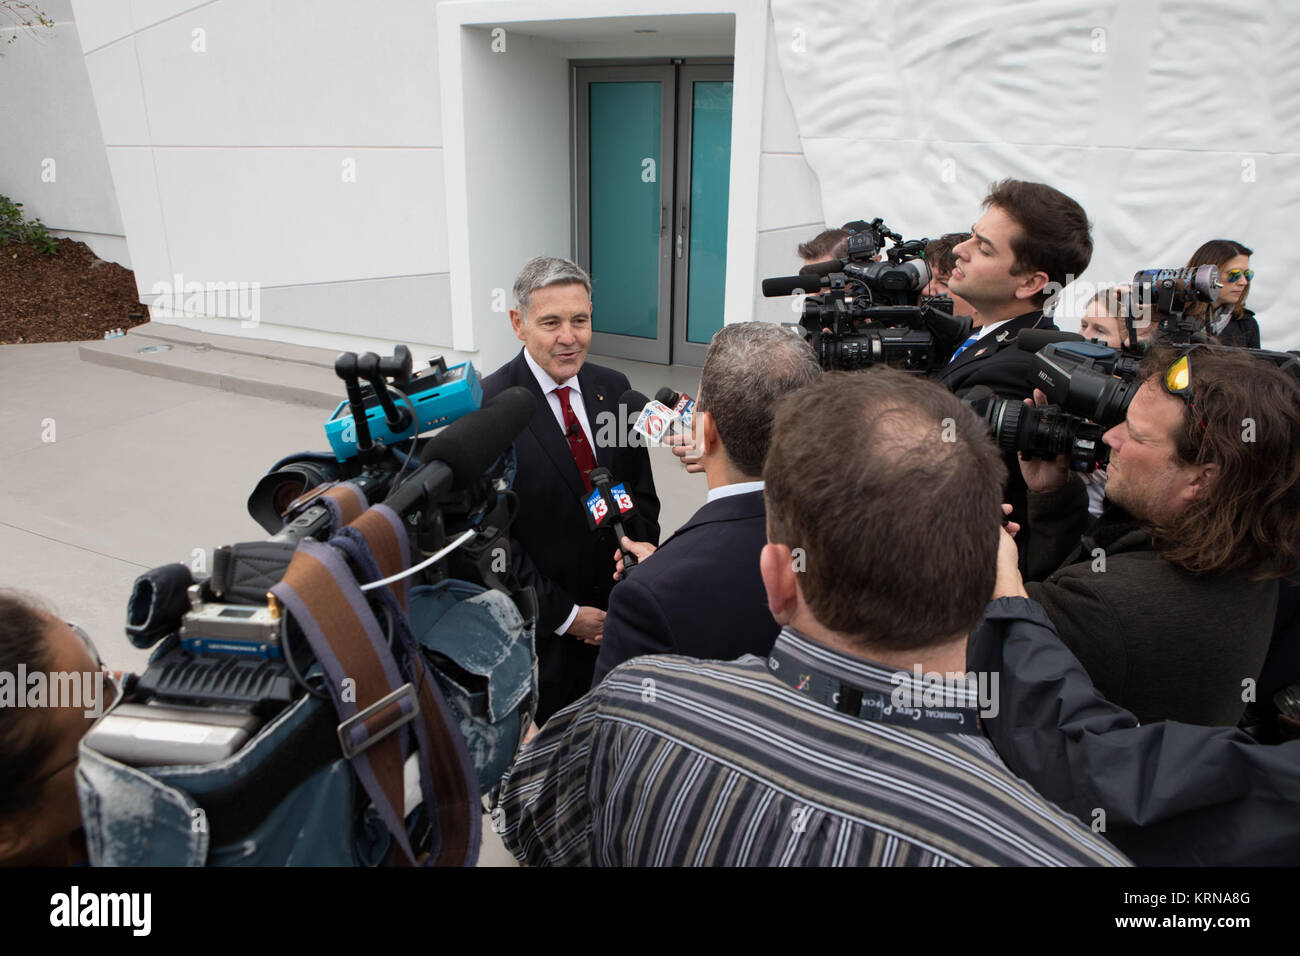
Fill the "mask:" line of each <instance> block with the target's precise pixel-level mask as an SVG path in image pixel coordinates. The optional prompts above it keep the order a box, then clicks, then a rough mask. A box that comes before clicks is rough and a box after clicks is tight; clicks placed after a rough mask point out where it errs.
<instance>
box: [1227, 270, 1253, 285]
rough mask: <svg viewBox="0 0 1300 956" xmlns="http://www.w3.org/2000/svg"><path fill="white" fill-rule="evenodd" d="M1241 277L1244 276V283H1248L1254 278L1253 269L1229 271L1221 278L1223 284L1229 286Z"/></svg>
mask: <svg viewBox="0 0 1300 956" xmlns="http://www.w3.org/2000/svg"><path fill="white" fill-rule="evenodd" d="M1242 276H1245V277H1246V281H1247V282H1249V281H1250V280H1251V279H1253V278H1255V270H1254V269H1229V270H1228V271H1227V272H1226V273H1224V276H1223V278H1224V281H1225V282H1227V283H1229V284H1231V283H1233V282H1237V281H1239V280H1240V279H1241V277H1242Z"/></svg>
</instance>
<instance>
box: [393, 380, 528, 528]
mask: <svg viewBox="0 0 1300 956" xmlns="http://www.w3.org/2000/svg"><path fill="white" fill-rule="evenodd" d="M536 408H537V400H536V399H535V398H534V397H533V394H532V393H531V392H530V391H528V389H526V388H524V387H523V386H522V385H515V386H513V387H511V388H508V389H506V390H505V391H504V392H502V393H501V394H500V395H498V396H496V398H494V399H492V400H491V401H490V402H488V403H487V404H486V405H484V406H483V407H482V408H480V409H478V410H477V411H473V412H470V413H469V414H468V415H464V416H462V417H460V418H458V419H456V421H454V422H452V423H451V424H450V425H448V426H447V427H446V428H444V429H442V431H440V432H438V434H436V435H434V436H433V437H432V438H430V439H429V440H428V441H427V442H426V443H425V445H424V447H423V448H421V449H420V464H421V467H420V470H419V471H417V472H415V473H414V474H413V475H411V477H410V478H408V479H406V481H404V482H403V483H402V484H401V485H399V486H398V487H397V488H396V489H394V491H393V492H392V493H391V494H389V496H388V497H387V498H386V499H384V504H386V505H388V507H390V508H392V509H393V510H394V511H396V512H397V513H398V514H399V515H405V514H406V513H407V512H408V511H409V510H410V509H411V508H412V507H414V506H415V505H416V504H417V503H418V502H419V501H420V499H421V498H425V499H426V500H427V499H435V500H436V499H437V498H439V497H441V496H442V495H444V494H446V493H447V492H448V491H450V490H451V489H453V488H464V487H466V486H467V485H469V484H471V483H472V482H474V481H475V480H476V479H478V478H481V477H482V476H483V472H485V471H486V470H487V469H488V468H489V467H490V466H491V464H492V463H493V462H494V461H496V460H497V458H499V457H500V456H501V455H502V454H503V453H504V452H505V451H506V449H508V448H509V447H510V445H511V444H512V443H513V442H514V440H515V436H516V435H518V434H519V433H520V432H521V431H523V430H524V429H525V428H526V427H527V426H528V422H529V421H530V420H531V419H532V417H533V411H534V410H535V409H536Z"/></svg>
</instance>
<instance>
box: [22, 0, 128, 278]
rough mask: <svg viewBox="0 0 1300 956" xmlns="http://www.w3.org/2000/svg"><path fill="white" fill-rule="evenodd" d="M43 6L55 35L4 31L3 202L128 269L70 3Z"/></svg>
mask: <svg viewBox="0 0 1300 956" xmlns="http://www.w3.org/2000/svg"><path fill="white" fill-rule="evenodd" d="M39 6H40V8H41V10H43V11H44V13H45V15H46V16H48V17H49V18H50V19H52V20H53V21H54V27H53V28H52V29H51V28H46V27H39V26H38V27H35V28H34V29H22V28H13V29H0V90H3V91H4V95H3V96H0V195H5V196H8V197H9V198H10V199H12V200H13V201H14V202H20V203H22V204H23V213H24V214H25V215H26V216H27V218H29V219H31V218H39V219H40V220H41V221H42V222H43V223H45V225H46V226H47V227H48V228H49V229H50V231H51V232H53V233H54V234H55V235H58V236H67V237H70V238H72V239H77V240H80V241H82V242H84V243H86V245H88V246H90V248H91V250H92V251H93V252H94V253H95V254H96V255H98V256H99V257H100V258H101V259H107V260H109V261H111V262H118V263H121V264H122V265H124V266H127V267H128V268H129V267H130V265H131V262H130V257H129V255H128V253H127V243H126V239H125V236H124V233H123V229H122V217H121V215H120V214H119V213H118V204H117V197H116V195H115V194H114V191H113V181H112V178H111V176H110V174H109V168H108V159H107V157H106V156H105V154H104V140H103V137H102V136H101V135H100V130H99V120H98V118H97V117H96V115H95V103H94V100H93V99H92V97H91V92H90V77H89V75H88V73H87V68H86V61H85V59H84V58H83V56H82V49H81V42H80V40H79V39H78V35H77V26H76V24H75V23H74V22H73V18H72V7H71V4H70V2H69V0H41V3H40V4H39ZM11 40H12V42H10V41H11Z"/></svg>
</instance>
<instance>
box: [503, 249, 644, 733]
mask: <svg viewBox="0 0 1300 956" xmlns="http://www.w3.org/2000/svg"><path fill="white" fill-rule="evenodd" d="M514 294H515V307H514V308H513V309H511V310H510V325H511V327H512V328H513V329H514V333H515V336H516V337H517V338H518V339H519V341H521V342H523V343H524V347H523V349H521V350H520V352H519V354H518V355H517V356H515V357H514V358H513V359H511V360H510V361H509V362H507V363H506V364H505V365H503V366H501V368H499V369H497V370H496V371H495V372H493V373H492V374H491V375H489V376H487V378H485V379H484V380H483V400H484V401H485V402H486V401H488V400H489V399H491V398H493V397H494V396H496V395H497V394H498V393H500V392H502V391H504V390H505V389H507V388H510V387H511V386H513V385H522V386H523V387H525V388H527V389H528V390H529V391H530V392H532V393H533V394H534V396H535V397H536V399H537V410H536V411H535V412H534V413H533V419H532V421H531V422H530V423H529V425H528V428H527V429H525V430H524V431H523V432H522V433H520V435H519V437H518V438H517V439H515V452H516V455H517V457H518V462H519V472H518V476H517V477H516V479H515V486H514V488H515V492H516V493H517V494H518V496H519V504H520V507H519V515H518V517H516V518H515V521H514V524H513V526H512V527H511V532H510V533H511V544H512V547H511V552H512V560H513V562H514V571H515V574H516V575H517V576H518V577H519V580H520V582H521V583H522V584H524V585H531V586H532V587H533V588H535V589H536V591H537V600H538V609H539V613H538V620H537V656H538V667H539V672H538V678H539V702H538V711H537V718H536V720H537V723H538V724H539V725H540V724H542V723H544V722H545V721H546V719H547V718H548V717H549V716H550V715H551V714H553V713H554V712H555V711H557V710H559V709H560V708H561V707H563V706H565V705H566V704H568V703H570V702H571V701H574V700H577V699H578V698H579V697H581V696H582V695H583V693H585V692H586V690H587V688H588V687H589V686H590V685H591V676H592V670H593V668H594V667H595V664H596V653H597V650H598V648H599V645H600V641H601V635H602V631H603V628H604V621H605V608H606V606H607V604H608V601H609V592H610V589H611V588H612V587H613V585H614V580H613V574H614V561H613V558H612V557H611V554H612V553H613V551H614V549H615V547H616V544H617V542H615V541H614V537H613V534H612V533H611V532H608V531H600V532H593V531H590V530H589V529H588V526H587V520H586V517H585V512H584V510H583V507H582V501H581V499H582V496H583V493H584V492H585V491H590V490H591V482H590V480H589V478H588V475H589V474H590V472H591V470H592V469H593V468H596V467H597V466H599V467H603V468H608V469H609V470H610V472H611V474H612V475H613V477H614V479H615V480H616V481H620V482H622V483H624V484H625V485H626V486H627V488H628V490H630V491H631V493H632V498H633V500H634V502H635V503H636V507H637V512H638V513H637V514H636V515H633V516H632V518H631V520H630V522H629V523H628V525H627V526H626V527H627V530H628V533H629V534H632V535H635V536H636V537H638V538H642V537H644V539H645V540H648V541H654V542H657V541H658V540H659V524H658V521H659V499H658V497H656V495H655V486H654V478H653V477H652V475H651V473H650V456H649V455H648V454H647V452H646V449H645V448H644V447H643V446H640V445H637V446H632V445H630V444H628V443H625V442H619V443H617V444H615V445H612V446H611V444H610V443H609V442H605V443H603V444H604V446H605V447H602V446H601V445H599V444H597V441H596V437H597V435H598V434H601V431H602V430H601V424H600V423H601V422H603V421H605V420H606V418H607V416H611V418H610V420H613V419H612V416H617V415H618V400H619V398H621V397H622V395H623V393H624V392H625V391H627V389H628V388H629V384H628V380H627V376H626V375H624V374H623V373H622V372H616V371H614V370H613V369H609V368H602V367H601V366H599V365H594V364H592V363H589V362H587V361H586V358H587V347H588V346H589V345H590V344H591V279H590V278H589V277H588V276H587V273H586V272H584V271H583V270H582V269H581V268H579V267H578V266H576V265H574V264H573V263H572V262H570V261H569V260H567V259H556V258H551V257H547V256H539V257H538V258H536V259H533V260H532V261H531V262H529V263H528V264H527V265H526V266H524V268H523V271H521V272H520V273H519V276H518V278H517V279H516V280H515V287H514ZM617 431H619V432H621V431H622V429H621V428H619V429H617ZM634 529H635V530H634Z"/></svg>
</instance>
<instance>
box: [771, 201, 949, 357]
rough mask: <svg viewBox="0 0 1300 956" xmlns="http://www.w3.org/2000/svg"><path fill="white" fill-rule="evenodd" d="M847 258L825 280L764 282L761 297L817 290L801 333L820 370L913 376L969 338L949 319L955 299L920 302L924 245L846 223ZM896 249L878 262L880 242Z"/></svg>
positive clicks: (873, 226) (878, 226)
mask: <svg viewBox="0 0 1300 956" xmlns="http://www.w3.org/2000/svg"><path fill="white" fill-rule="evenodd" d="M844 228H845V229H848V230H849V233H850V235H849V238H848V240H847V244H848V252H847V253H846V260H845V261H834V260H833V261H832V262H831V264H830V265H831V268H833V269H834V270H835V271H833V272H831V273H830V274H829V275H828V276H827V277H826V279H825V280H823V279H822V278H821V277H820V276H817V275H815V274H812V273H805V274H802V275H800V276H794V277H789V278H774V279H768V280H764V284H763V290H764V294H765V295H790V294H792V293H793V292H795V291H806V290H807V289H809V288H818V289H821V290H822V291H821V292H820V293H819V294H816V295H809V296H808V297H807V298H806V299H805V300H804V307H803V314H802V316H801V317H800V320H799V330H800V333H801V334H802V335H803V337H804V338H805V339H806V340H807V341H808V343H809V345H811V346H812V349H813V352H814V354H815V355H816V356H817V360H818V362H819V363H820V364H821V366H822V368H824V369H835V370H844V371H852V370H855V369H861V368H868V367H870V366H872V365H877V364H882V363H883V364H886V365H889V366H891V367H894V368H898V369H901V370H903V371H907V372H913V373H916V374H926V373H929V372H933V371H935V370H937V369H940V368H942V367H943V366H944V365H945V364H947V362H948V360H949V359H950V358H951V357H952V354H953V352H955V351H956V349H957V346H958V345H960V344H961V343H962V342H963V341H965V339H966V337H967V336H968V335H969V334H970V327H971V323H970V319H969V318H968V317H964V316H963V317H960V318H957V317H954V316H953V314H952V299H950V298H948V297H947V296H936V297H933V298H928V299H927V298H924V297H923V295H922V293H923V292H924V290H925V287H926V286H927V285H928V284H929V282H930V270H929V268H928V267H927V266H926V264H925V258H924V256H925V246H926V242H927V240H925V239H915V240H910V241H904V240H903V238H902V237H901V236H900V235H899V234H898V233H895V232H891V231H890V230H889V228H888V227H887V226H885V224H884V223H883V222H882V221H881V220H880V219H874V220H872V221H871V222H870V223H867V222H863V221H857V222H852V223H847V224H846V225H845V227H844ZM887 239H888V240H890V241H892V242H893V245H892V246H890V247H889V249H888V250H886V252H885V259H884V260H882V261H880V262H876V261H872V260H874V258H875V256H876V255H878V254H879V252H880V250H881V249H882V247H883V245H884V242H885V240H887Z"/></svg>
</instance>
